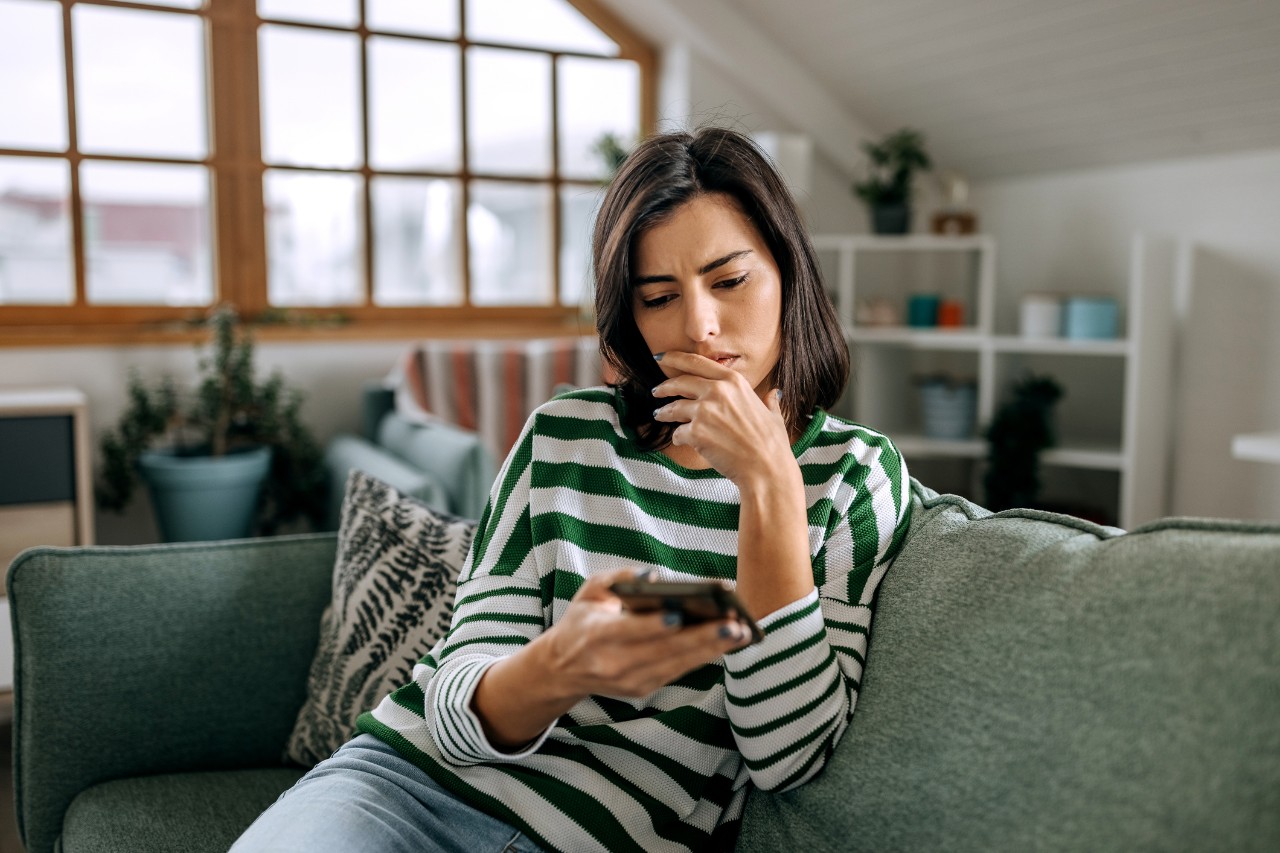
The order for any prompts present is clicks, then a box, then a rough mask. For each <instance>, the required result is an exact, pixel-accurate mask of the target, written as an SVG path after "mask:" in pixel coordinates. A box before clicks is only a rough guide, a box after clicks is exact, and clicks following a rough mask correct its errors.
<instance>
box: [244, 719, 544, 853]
mask: <svg viewBox="0 0 1280 853" xmlns="http://www.w3.org/2000/svg"><path fill="white" fill-rule="evenodd" d="M231 851H232V853H267V851H271V853H325V852H326V851H328V852H329V853H541V848H539V847H538V846H537V845H536V844H534V843H533V842H532V841H530V840H529V839H528V838H527V837H526V836H525V835H524V834H522V833H521V832H520V831H518V830H517V829H515V828H514V827H512V826H510V825H508V824H506V823H503V822H502V821H500V820H498V819H497V818H493V817H490V816H489V815H487V814H484V813H483V812H480V811H477V810H476V809H474V808H472V807H471V806H470V805H467V804H466V803H464V802H462V801H461V800H459V799H458V798H456V797H455V796H454V795H453V794H451V793H449V792H448V791H446V790H445V789H444V788H441V787H440V786H439V785H438V784H436V782H435V781H434V780H433V779H432V778H431V777H430V776H428V775H427V774H426V773H425V772H423V771H422V770H421V769H420V768H418V767H417V766H416V765H414V764H413V763H411V762H409V761H408V760H406V759H404V758H402V757H401V756H400V753H398V752H396V751H395V750H394V749H392V748H391V747H389V746H387V745H386V744H385V743H383V742H382V741H380V740H378V739H377V738H376V737H374V736H373V735H368V734H362V735H359V736H358V737H356V738H355V739H354V740H352V741H350V742H349V743H347V744H346V745H344V746H343V747H342V748H341V749H339V750H338V751H337V752H335V753H334V754H333V756H332V757H331V758H329V759H328V760H326V761H322V762H320V763H319V764H317V765H316V766H315V767H314V768H312V770H311V772H309V773H307V775H305V776H303V777H302V778H301V779H299V780H298V783H297V784H296V785H294V786H293V787H292V788H290V789H289V790H288V791H285V792H284V793H283V794H282V795H281V796H280V799H278V800H277V801H276V803H275V805H273V806H272V807H271V808H269V809H267V810H266V811H265V812H263V813H262V815H260V816H259V817H258V819H257V820H256V821H254V823H253V826H250V827H249V828H248V829H247V830H245V833H244V835H242V836H240V840H239V841H237V842H236V843H235V846H233V847H232V848H231Z"/></svg>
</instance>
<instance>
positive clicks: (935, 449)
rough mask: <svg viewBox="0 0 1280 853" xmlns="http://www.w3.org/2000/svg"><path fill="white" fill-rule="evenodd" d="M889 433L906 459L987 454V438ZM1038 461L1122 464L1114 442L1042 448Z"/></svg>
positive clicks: (1102, 466)
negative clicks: (1112, 443) (1109, 443)
mask: <svg viewBox="0 0 1280 853" xmlns="http://www.w3.org/2000/svg"><path fill="white" fill-rule="evenodd" d="M891 437H892V438H893V443H894V444H895V445H897V448H898V450H900V451H902V455H903V456H905V457H906V459H907V462H908V463H910V461H911V460H912V459H913V458H914V459H939V458H946V459H984V458H986V455H987V447H988V445H987V442H986V440H984V439H981V438H970V439H964V440H954V439H943V438H929V437H928V436H924V435H913V434H910V433H896V432H895V433H891ZM1040 461H1041V463H1042V464H1044V465H1054V466H1057V467H1059V468H1091V469H1095V470H1099V471H1119V470H1121V469H1122V468H1123V467H1124V454H1123V453H1121V451H1120V449H1119V448H1118V447H1116V446H1115V445H1105V444H1096V445H1092V444H1078V445H1074V446H1067V447H1054V448H1051V449H1049V450H1046V451H1044V452H1043V453H1042V454H1041V455H1040Z"/></svg>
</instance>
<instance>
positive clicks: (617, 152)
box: [591, 131, 630, 183]
mask: <svg viewBox="0 0 1280 853" xmlns="http://www.w3.org/2000/svg"><path fill="white" fill-rule="evenodd" d="M591 151H592V153H593V154H595V155H596V156H597V157H599V158H600V160H601V162H603V163H604V169H605V173H606V175H608V177H606V178H605V181H604V182H605V183H608V182H609V181H612V180H613V176H614V175H615V174H617V172H618V168H619V167H620V166H622V163H623V161H624V160H626V159H627V154H629V153H630V149H629V148H628V147H627V146H626V145H625V144H624V143H623V141H622V137H620V136H618V134H616V133H613V132H612V131H605V132H604V133H602V134H600V135H599V136H598V137H596V141H595V142H594V143H592V145H591Z"/></svg>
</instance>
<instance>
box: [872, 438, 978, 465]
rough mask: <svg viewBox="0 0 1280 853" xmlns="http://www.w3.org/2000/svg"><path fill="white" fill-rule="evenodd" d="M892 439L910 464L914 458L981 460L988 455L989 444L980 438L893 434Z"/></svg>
mask: <svg viewBox="0 0 1280 853" xmlns="http://www.w3.org/2000/svg"><path fill="white" fill-rule="evenodd" d="M890 437H891V438H892V439H893V443H894V444H895V445H896V446H897V448H898V450H900V451H901V452H902V455H903V456H905V457H906V458H907V461H908V462H910V461H911V459H912V458H917V459H923V458H929V457H933V458H936V457H946V458H959V459H981V458H982V457H984V456H986V455H987V443H986V442H985V441H983V440H982V439H980V438H969V439H963V440H957V439H948V438H929V437H928V436H925V435H910V434H899V433H892V434H891V436H890Z"/></svg>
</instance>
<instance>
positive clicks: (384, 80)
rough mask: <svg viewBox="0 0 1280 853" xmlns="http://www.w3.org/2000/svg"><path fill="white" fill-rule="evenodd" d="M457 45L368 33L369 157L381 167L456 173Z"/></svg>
mask: <svg viewBox="0 0 1280 853" xmlns="http://www.w3.org/2000/svg"><path fill="white" fill-rule="evenodd" d="M459 70H460V69H459V64H458V48H457V47H455V46H453V45H441V44H430V43H426V42H418V41H409V40H407V39H398V38H386V37H382V36H370V37H369V101H370V110H369V112H370V115H369V135H370V142H369V146H370V148H371V149H372V150H371V152H370V159H371V161H372V164H373V166H374V167H376V168H381V169H427V170H435V171H457V170H458V168H459V166H460V161H461V156H462V154H461V152H462V130H461V120H460V102H461V97H460V96H459V91H460V89H461V83H460V82H459V80H458V75H459Z"/></svg>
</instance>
